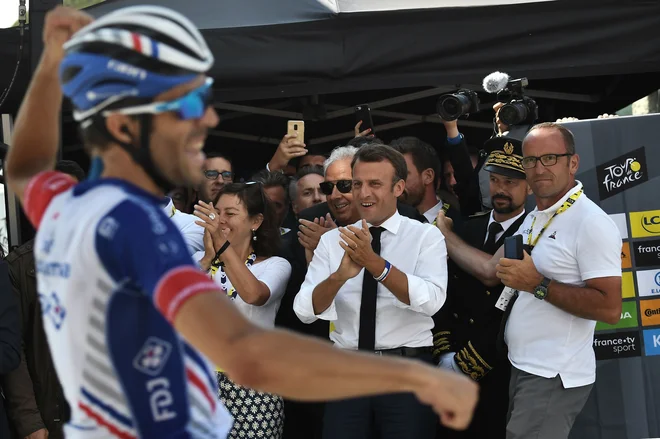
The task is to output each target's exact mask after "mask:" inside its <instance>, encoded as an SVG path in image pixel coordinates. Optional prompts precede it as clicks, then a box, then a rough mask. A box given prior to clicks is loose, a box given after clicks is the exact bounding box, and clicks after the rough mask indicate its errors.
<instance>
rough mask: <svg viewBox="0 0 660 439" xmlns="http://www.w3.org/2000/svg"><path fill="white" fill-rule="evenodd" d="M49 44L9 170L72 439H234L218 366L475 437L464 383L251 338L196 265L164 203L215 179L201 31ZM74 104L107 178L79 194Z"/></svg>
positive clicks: (129, 20) (264, 383)
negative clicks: (404, 410) (370, 403)
mask: <svg viewBox="0 0 660 439" xmlns="http://www.w3.org/2000/svg"><path fill="white" fill-rule="evenodd" d="M43 34H44V35H43V39H44V51H43V53H42V56H41V59H40V62H39V64H38V66H37V68H36V70H35V72H34V75H33V77H32V80H31V83H30V88H29V90H28V92H27V93H26V95H25V99H24V100H23V103H22V104H21V108H20V110H19V113H18V117H17V119H16V129H15V132H14V137H13V144H12V147H11V148H10V150H9V153H8V154H7V161H6V164H5V168H4V171H5V177H6V179H7V184H8V186H9V188H10V190H12V191H13V192H14V193H15V194H16V195H17V197H18V198H19V200H20V201H21V203H22V204H23V207H24V209H25V211H26V215H27V217H28V218H29V219H30V221H31V222H32V224H33V225H34V226H35V228H36V229H37V230H38V231H37V236H36V240H35V247H34V253H35V260H36V266H37V287H38V290H39V293H40V295H43V296H44V299H45V300H47V303H48V304H49V305H50V307H49V309H48V311H47V312H48V313H49V318H48V320H45V321H44V326H45V330H46V333H47V336H48V342H49V345H50V349H51V353H52V356H53V361H54V364H55V368H56V370H57V373H58V376H59V378H60V380H61V383H62V388H63V390H64V394H65V397H66V399H67V401H68V403H69V406H70V407H71V417H70V420H69V422H68V423H67V425H66V426H65V435H66V437H67V438H73V439H76V438H79V439H80V438H84V439H91V438H101V437H108V436H113V437H115V436H116V437H126V438H133V437H135V438H138V437H141V438H182V437H189V438H209V439H210V438H217V439H223V438H225V437H226V436H227V433H228V431H229V429H230V427H231V424H232V420H231V417H230V416H229V414H228V412H227V410H226V409H225V408H224V407H222V406H221V405H220V404H219V403H218V401H217V389H216V382H215V380H214V376H215V373H214V369H215V367H213V365H216V366H217V367H220V368H222V369H223V370H225V371H226V373H227V374H228V375H229V376H230V377H231V378H232V380H233V381H234V382H237V383H239V384H241V385H244V386H247V387H251V388H255V389H256V390H261V391H264V392H269V393H275V394H279V395H282V396H284V397H289V398H296V399H302V400H322V399H340V398H347V397H354V396H359V395H372V394H379V393H385V392H397V391H407V392H413V393H414V394H415V395H416V396H417V398H419V399H420V400H421V401H424V402H426V403H428V404H430V405H431V406H432V407H433V408H434V409H435V410H436V412H438V413H439V414H441V416H442V420H443V422H445V423H446V424H448V425H453V426H455V427H456V428H465V426H466V425H467V424H468V423H469V421H470V417H471V414H472V410H473V408H474V404H475V402H476V397H477V389H476V387H475V386H474V385H473V384H472V383H471V382H470V381H469V380H466V379H464V378H463V377H460V376H458V375H456V374H450V373H446V372H440V371H437V370H434V369H433V368H429V367H425V366H424V365H421V364H416V363H414V362H403V361H391V360H390V361H387V360H384V359H379V358H374V357H372V356H366V355H357V354H354V353H347V352H340V351H337V350H335V349H333V348H332V347H331V346H328V345H327V344H324V343H320V342H318V341H314V340H310V339H306V338H303V337H300V336H296V335H292V334H289V333H287V332H283V331H271V330H266V329H263V328H260V327H258V326H255V325H253V324H252V323H250V322H249V321H248V320H246V319H245V318H244V317H243V316H242V315H241V313H240V312H239V311H238V310H237V309H236V308H235V307H234V306H233V305H232V304H231V302H230V301H229V299H228V298H227V297H226V293H225V292H223V291H222V289H220V288H219V287H218V286H217V285H216V284H215V283H214V282H212V281H211V280H210V279H208V277H207V276H206V274H204V273H202V272H201V271H200V270H199V269H198V268H197V266H196V265H195V263H194V262H193V260H192V258H191V257H190V256H189V255H188V254H187V252H186V251H185V250H184V249H185V243H184V241H183V239H182V237H181V234H180V233H179V231H178V230H177V229H176V228H175V227H174V224H173V223H172V222H171V221H169V220H168V218H167V216H166V215H165V214H164V213H163V211H162V210H161V204H160V203H161V202H162V198H163V196H164V194H165V193H167V192H168V191H169V190H170V189H171V188H172V187H174V186H176V185H197V184H199V183H200V182H201V179H202V178H204V177H203V175H202V172H201V171H202V166H203V162H204V158H205V157H204V153H203V152H202V148H203V146H204V142H205V139H206V135H207V132H208V130H209V129H210V128H212V127H214V126H215V125H216V124H217V123H218V115H217V114H216V112H215V110H214V109H213V107H212V106H211V103H212V101H211V100H210V97H209V91H210V85H211V82H212V81H210V80H209V79H208V78H207V77H206V73H207V72H208V71H209V69H210V68H211V67H212V65H213V61H214V60H213V56H212V54H211V52H210V50H209V48H208V46H207V44H206V42H205V41H204V39H203V37H202V35H201V34H200V32H199V31H198V30H197V29H196V28H195V26H194V24H193V23H192V22H190V21H189V20H188V19H186V18H185V17H183V16H182V15H181V14H179V13H178V12H175V11H173V10H171V9H167V8H162V7H157V6H134V7H129V8H121V9H118V10H116V11H114V12H112V13H110V14H107V15H105V16H103V17H101V18H99V19H97V20H96V21H94V20H93V18H92V17H90V16H89V15H87V14H85V13H83V12H81V11H77V10H75V9H71V8H64V7H58V8H55V9H54V10H53V11H51V12H49V13H48V14H47V16H46V19H45V23H44V30H43ZM63 94H64V95H66V96H67V97H68V98H69V99H71V101H72V103H73V108H74V118H75V119H76V120H77V121H78V122H80V124H81V129H82V131H83V136H84V146H85V148H86V149H87V151H88V152H89V153H90V154H91V155H92V157H93V159H92V160H93V164H94V169H95V170H96V171H97V172H96V173H95V175H94V178H92V179H90V180H87V181H85V182H83V183H81V184H78V185H76V183H75V181H74V180H73V179H72V178H70V177H69V176H67V175H64V174H62V173H58V172H56V171H54V170H53V167H54V164H55V161H56V157H57V150H58V139H59V133H58V130H59V122H60V110H61V107H62V98H63ZM35 121H38V123H39V126H38V127H37V128H35V125H34V124H35ZM99 171H100V172H99ZM229 245H231V243H230V242H226V243H225V244H224V245H223V246H222V247H221V248H220V250H218V254H216V258H218V257H220V255H221V254H222V251H223V249H226V248H227V247H228V246H229ZM205 355H206V356H208V358H209V359H208V360H207V359H206V357H205ZM300 383H305V385H304V386H301V385H300Z"/></svg>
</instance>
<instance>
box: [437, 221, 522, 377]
mask: <svg viewBox="0 0 660 439" xmlns="http://www.w3.org/2000/svg"><path fill="white" fill-rule="evenodd" d="M525 216H526V215H522V216H521V217H520V218H518V219H517V220H516V221H515V222H514V223H513V224H512V225H511V226H510V227H509V228H508V229H507V230H506V231H505V232H504V234H503V235H502V236H501V237H500V239H499V240H498V241H497V242H496V243H495V245H494V247H493V248H492V249H484V248H483V247H484V241H485V239H486V233H487V230H488V221H489V219H490V212H486V213H482V214H479V215H474V216H472V217H470V218H469V219H468V220H467V221H465V223H464V224H463V230H462V231H461V232H460V236H461V238H462V239H463V240H465V242H466V243H467V244H468V245H470V246H472V247H476V248H478V249H481V250H484V251H486V252H487V253H490V254H495V252H496V251H497V250H498V249H499V248H500V246H501V245H502V244H503V243H504V239H505V238H507V237H509V236H512V235H513V234H514V233H515V232H516V231H517V230H518V228H519V227H520V225H521V224H522V223H523V221H524V220H525ZM448 271H449V281H448V284H447V292H448V294H447V301H446V302H445V304H444V306H443V307H442V309H441V310H440V311H439V312H438V313H437V314H436V315H435V317H434V320H435V330H434V356H435V357H436V358H437V357H439V356H440V355H442V354H444V353H446V352H456V357H455V360H456V363H457V364H458V365H459V366H460V367H461V368H462V369H463V371H464V372H465V373H466V374H467V375H470V376H471V377H472V378H473V379H474V380H476V381H479V380H480V379H482V378H483V377H484V376H485V375H486V374H487V373H488V372H489V371H490V370H491V369H492V368H493V367H494V365H495V364H497V362H498V358H499V357H501V353H498V352H497V349H496V340H497V335H498V333H499V329H500V323H501V321H502V315H503V314H504V313H503V311H500V310H499V309H497V308H495V303H496V302H497V299H498V298H499V296H500V293H501V292H502V289H503V288H504V287H503V285H501V284H500V285H498V286H495V287H486V286H485V285H484V284H482V283H481V282H480V281H479V280H478V279H476V278H474V277H472V276H471V275H469V274H467V273H466V272H465V271H463V270H461V269H460V268H459V267H458V266H457V265H456V264H455V263H453V262H452V261H451V259H450V260H449V263H448Z"/></svg>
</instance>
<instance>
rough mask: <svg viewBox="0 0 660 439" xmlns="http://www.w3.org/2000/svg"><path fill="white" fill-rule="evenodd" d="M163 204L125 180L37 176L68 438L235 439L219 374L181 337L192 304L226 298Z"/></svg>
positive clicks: (39, 253) (48, 316)
mask: <svg viewBox="0 0 660 439" xmlns="http://www.w3.org/2000/svg"><path fill="white" fill-rule="evenodd" d="M161 203H162V198H157V197H155V196H152V195H151V194H149V193H147V192H145V191H143V190H141V189H140V188H137V187H136V186H133V185H131V184H129V183H127V182H125V181H121V180H115V179H99V180H94V181H87V182H84V183H81V184H79V185H75V183H74V181H73V179H71V177H69V176H67V175H65V174H61V173H58V172H45V173H42V174H39V175H38V176H36V177H35V178H34V179H33V180H32V181H31V182H30V184H29V185H28V187H27V189H26V191H25V210H26V214H27V216H28V218H29V219H30V221H31V222H32V223H33V224H34V226H35V227H36V228H37V229H38V232H37V236H36V241H35V252H34V253H35V259H36V264H37V283H38V291H39V296H40V300H41V303H42V311H43V319H44V326H45V329H46V333H47V336H48V342H49V345H50V350H51V353H52V356H53V360H54V362H55V367H56V369H57V373H58V375H59V378H60V380H61V382H62V387H63V389H64V393H65V396H66V398H67V401H68V402H69V404H70V406H71V419H70V421H69V422H68V424H67V425H66V427H65V432H66V437H67V438H74V439H89V438H106V437H119V438H126V439H130V438H177V439H178V438H204V439H212V438H218V439H219V438H225V437H226V435H227V433H228V431H229V429H230V428H231V424H232V419H231V417H230V415H229V414H228V413H227V411H226V410H225V408H224V407H223V406H222V404H221V403H220V402H219V401H218V400H217V397H216V388H217V386H216V383H215V378H214V377H215V375H214V372H213V367H212V365H211V364H210V363H209V361H208V360H206V359H205V358H204V357H203V356H202V355H201V354H200V353H198V352H197V351H196V350H195V349H194V348H192V347H191V346H190V345H188V344H187V343H186V342H185V341H184V340H183V339H182V338H181V337H180V336H179V335H178V334H177V333H176V331H175V329H174V328H173V327H172V325H171V322H172V320H173V319H174V317H175V315H176V313H177V311H178V309H179V308H180V307H181V305H182V304H183V303H184V302H185V301H186V300H187V299H189V298H190V297H193V296H195V295H196V294H200V293H206V292H209V291H218V290H219V289H218V287H217V286H216V284H215V283H214V282H213V281H212V280H210V279H208V278H207V277H206V276H205V275H204V274H203V273H201V272H200V271H199V270H198V269H197V268H196V267H195V265H194V263H193V261H192V259H191V257H190V256H189V254H188V251H187V246H186V244H185V242H184V240H183V238H182V236H181V233H180V232H179V231H178V230H177V229H176V227H175V225H174V224H173V223H172V221H170V219H169V218H168V217H167V215H165V213H164V212H163V210H162V206H161Z"/></svg>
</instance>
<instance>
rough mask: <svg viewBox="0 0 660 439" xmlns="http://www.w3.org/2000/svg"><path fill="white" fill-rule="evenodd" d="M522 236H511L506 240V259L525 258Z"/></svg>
mask: <svg viewBox="0 0 660 439" xmlns="http://www.w3.org/2000/svg"><path fill="white" fill-rule="evenodd" d="M524 256H525V255H524V253H523V237H522V235H515V236H509V237H508V238H506V239H505V240H504V257H505V258H507V259H519V260H522V259H523V258H524Z"/></svg>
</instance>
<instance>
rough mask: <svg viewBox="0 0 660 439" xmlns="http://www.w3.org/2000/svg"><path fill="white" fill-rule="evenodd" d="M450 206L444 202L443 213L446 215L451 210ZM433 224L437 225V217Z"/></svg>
mask: <svg viewBox="0 0 660 439" xmlns="http://www.w3.org/2000/svg"><path fill="white" fill-rule="evenodd" d="M449 207H450V206H449V203H442V213H444V214H445V215H446V214H447V212H448V211H449ZM431 224H433V225H434V226H435V225H437V224H438V220H437V219H434V220H433V222H432V223H431Z"/></svg>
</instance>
